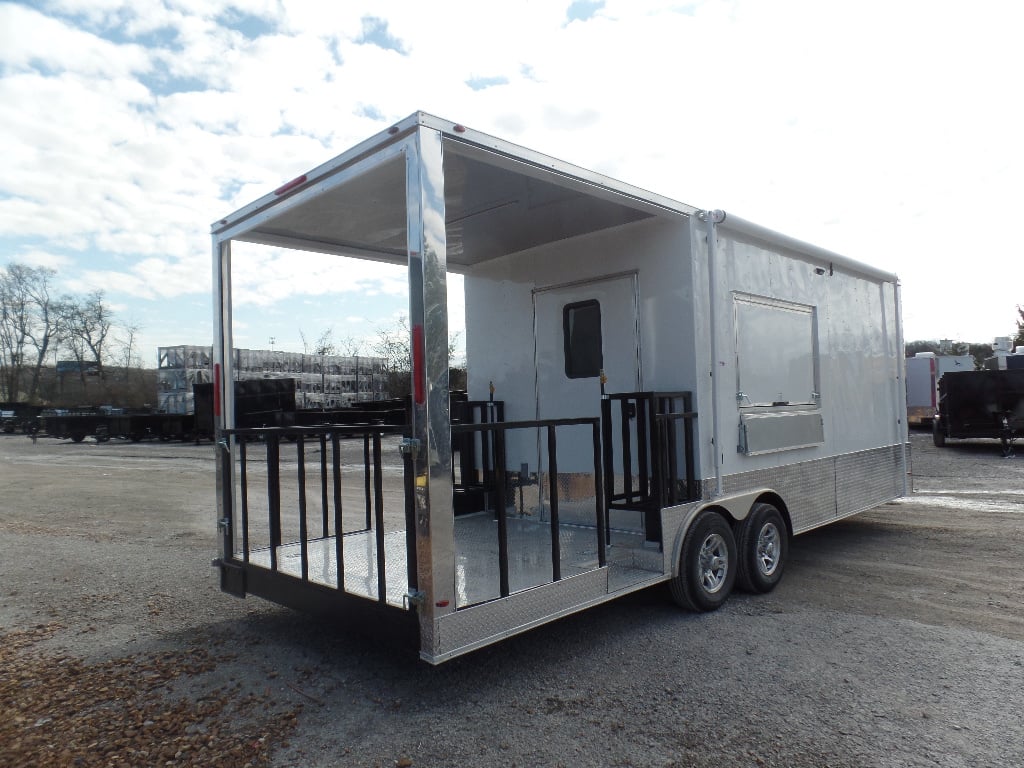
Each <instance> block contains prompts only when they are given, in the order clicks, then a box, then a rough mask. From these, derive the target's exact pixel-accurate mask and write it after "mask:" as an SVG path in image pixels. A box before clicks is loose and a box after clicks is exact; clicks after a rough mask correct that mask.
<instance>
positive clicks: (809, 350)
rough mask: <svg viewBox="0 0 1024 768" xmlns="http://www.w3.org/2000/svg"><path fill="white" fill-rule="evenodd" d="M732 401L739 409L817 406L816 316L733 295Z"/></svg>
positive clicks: (785, 304)
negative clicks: (734, 327) (733, 376)
mask: <svg viewBox="0 0 1024 768" xmlns="http://www.w3.org/2000/svg"><path fill="white" fill-rule="evenodd" d="M733 306H734V311H735V326H736V401H737V403H738V404H739V406H740V408H752V407H759V406H761V407H763V406H787V405H817V404H818V403H819V401H820V395H819V392H820V388H819V368H818V322H817V310H816V309H815V308H814V307H812V306H809V305H806V304H796V303H793V302H789V301H782V300H779V299H771V298H767V297H763V296H754V295H751V294H744V293H734V294H733Z"/></svg>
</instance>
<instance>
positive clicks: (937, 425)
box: [932, 416, 946, 448]
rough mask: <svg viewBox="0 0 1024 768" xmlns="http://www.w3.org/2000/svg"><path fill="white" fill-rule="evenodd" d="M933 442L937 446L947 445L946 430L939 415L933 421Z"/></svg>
mask: <svg viewBox="0 0 1024 768" xmlns="http://www.w3.org/2000/svg"><path fill="white" fill-rule="evenodd" d="M932 442H933V443H935V447H936V448H945V447H946V432H945V430H944V429H943V428H942V419H941V418H939V417H938V416H936V417H935V419H934V421H932Z"/></svg>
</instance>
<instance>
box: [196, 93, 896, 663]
mask: <svg viewBox="0 0 1024 768" xmlns="http://www.w3.org/2000/svg"><path fill="white" fill-rule="evenodd" d="M233 241H246V242H253V243H261V244H264V245H269V246H283V247H287V248H294V249H298V250H305V251H314V252H318V253H334V254H338V255H340V256H350V257H355V258H363V259H374V260H379V261H385V262H391V263H395V264H401V265H405V266H406V267H407V269H408V276H409V320H410V328H411V331H410V348H411V350H412V352H411V358H412V383H411V387H410V388H411V392H410V393H409V422H408V424H407V425H406V426H405V427H404V428H398V432H399V433H400V434H398V435H393V436H392V433H393V432H394V431H395V430H394V429H393V428H388V427H372V426H366V427H362V428H357V427H339V426H337V425H331V424H325V425H321V426H319V427H307V428H303V429H294V428H293V429H290V430H289V429H281V430H269V429H264V430H245V429H239V428H237V425H236V424H235V423H234V414H233V402H232V398H233V392H232V389H231V387H230V386H225V382H230V381H232V380H233V375H232V372H231V370H230V366H231V355H230V354H229V351H230V350H231V348H232V305H231V280H232V270H231V244H232V242H233ZM213 246H214V249H213V251H214V276H215V300H216V301H215V306H216V321H217V322H216V328H217V329H218V330H217V338H216V344H215V352H214V354H215V358H216V368H215V378H216V381H217V386H218V395H219V402H218V430H219V434H218V438H219V439H218V443H217V445H218V448H217V451H218V495H217V499H218V520H219V524H220V526H221V530H222V534H223V537H222V552H221V554H220V557H219V558H218V560H217V561H215V564H216V565H217V566H218V567H219V569H220V574H221V585H222V588H223V589H225V590H226V591H228V592H232V593H234V594H237V595H245V594H255V595H260V596H263V597H265V598H268V599H271V600H274V601H277V602H280V603H282V604H285V605H291V606H294V607H299V608H308V609H315V610H326V611H329V612H339V613H341V614H343V615H350V612H351V611H354V610H355V609H356V608H358V607H359V606H371V605H372V606H375V607H376V608H377V609H379V611H380V613H381V615H384V616H391V617H402V618H404V619H407V620H408V621H409V624H410V625H411V626H413V627H415V631H416V633H417V637H418V645H419V652H420V655H421V657H422V658H423V659H425V660H426V661H429V662H431V663H439V662H442V661H445V660H447V659H450V658H452V657H454V656H457V655H460V654H463V653H466V652H468V651H471V650H473V649H475V648H479V647H481V646H483V645H486V644H489V643H492V642H495V641H497V640H500V639H502V638H506V637H508V636H510V635H513V634H516V633H518V632H521V631H524V630H527V629H529V628H531V627H535V626H537V625H540V624H543V623H545V622H548V621H551V620H553V619H557V618H558V617H560V616H564V615H566V614H569V613H572V612H575V611H578V610H581V609H583V608H586V607H589V606H592V605H595V604H598V603H601V602H603V601H606V600H610V599H613V598H615V597H617V596H619V595H623V594H625V593H628V592H631V591H633V590H637V589H642V588H645V587H649V586H651V585H655V584H659V583H665V582H668V583H669V584H670V586H671V591H672V594H673V595H674V597H675V599H676V600H677V601H678V602H679V603H680V604H682V605H684V606H686V607H689V608H691V609H696V610H710V609H714V608H717V607H718V606H720V605H722V604H723V602H724V601H725V600H726V598H727V597H728V595H729V593H730V591H731V590H732V588H733V586H734V584H736V585H737V586H740V587H742V588H744V589H746V590H750V591H754V592H765V591H768V590H770V589H772V588H773V587H774V586H775V584H776V583H778V580H779V578H780V577H781V575H782V572H783V568H784V566H785V559H786V553H787V546H788V541H789V538H790V536H792V535H794V534H799V533H801V532H804V531H807V530H810V529H812V528H815V527H818V526H821V525H825V524H827V523H830V522H833V521H835V520H839V519H842V518H844V517H847V516H849V515H853V514H855V513H857V512H860V511H862V510H866V509H868V508H870V507H873V506H875V505H878V504H881V503H883V502H885V501H888V500H891V499H894V498H896V497H898V496H901V495H902V494H904V493H905V490H906V470H907V432H906V422H905V414H906V402H905V394H906V393H905V387H904V382H903V355H902V349H903V345H902V339H901V332H900V311H899V305H900V302H899V283H898V281H897V279H896V277H895V276H894V275H892V274H890V273H888V272H884V271H882V270H879V269H876V268H873V267H869V266H866V265H864V264H861V263H858V262H855V261H852V260H850V259H847V258H844V257H842V256H839V255H837V254H834V253H831V252H828V251H825V250H822V249H820V248H816V247H814V246H811V245H807V244H805V243H802V242H798V241H796V240H793V239H791V238H788V237H784V236H782V235H779V234H776V233H774V232H771V231H769V230H767V229H764V228H761V227H759V226H756V225H753V224H750V223H748V222H745V221H743V220H742V219H739V218H737V217H735V216H732V215H731V214H730V215H726V214H725V213H723V212H721V211H704V210H699V209H696V208H693V207H690V206H688V205H684V204H682V203H678V202H675V201H673V200H670V199H668V198H665V197H661V196H659V195H655V194H651V193H649V192H646V191H644V190H641V189H638V188H635V187H631V186H628V185H626V184H622V183H620V182H617V181H615V180H613V179H610V178H607V177H604V176H600V175H598V174H595V173H592V172H589V171H586V170H584V169H582V168H579V167H575V166H572V165H569V164H567V163H564V162H561V161H558V160H556V159H554V158H551V157H548V156H545V155H541V154H538V153H536V152H532V151H529V150H526V149H524V148H522V147H519V146H517V145H514V144H511V143H508V142H505V141H501V140H499V139H496V138H493V137H491V136H488V135H485V134H482V133H479V132H476V131H473V130H469V129H467V128H465V127H464V126H461V125H458V124H454V123H451V122H448V121H445V120H441V119H439V118H436V117H432V116H430V115H426V114H423V113H416V114H413V115H412V116H410V117H409V118H407V119H405V120H403V121H401V122H399V123H397V124H395V125H394V126H392V127H391V128H389V129H388V130H387V131H384V132H383V133H380V134H378V135H377V136H375V137H373V138H371V139H369V140H367V141H365V142H363V143H362V144H359V145H358V146H356V147H354V148H353V149H351V150H349V151H348V152H345V153H343V154H342V155H340V156H338V157H337V158H335V159H333V160H331V161H329V162H328V163H326V164H324V165H321V166H319V167H318V168H315V169H314V170H312V171H310V172H308V173H306V174H304V175H302V176H300V177H298V178H297V179H295V180H294V181H292V182H290V183H288V184H286V185H284V186H282V187H281V188H280V189H278V190H276V191H274V192H273V193H270V194H268V195H266V196H265V197H263V198H261V199H259V200H257V201H256V202H254V203H252V204H251V205H249V206H246V207H245V208H242V209H241V210H239V211H237V212H235V213H233V214H231V215H229V216H227V217H225V218H223V219H221V220H219V221H217V222H216V223H215V224H214V225H213ZM296 260H297V263H298V262H300V260H301V256H300V255H296ZM450 273H460V274H462V275H464V285H465V310H466V351H467V364H468V377H469V378H468V380H469V385H468V386H469V392H468V396H465V397H457V396H456V395H454V394H453V393H451V392H449V387H448V376H449V367H448V366H449V361H448V305H447V301H448V298H447V283H448V275H449V274H450ZM338 316H339V318H341V317H344V316H345V309H344V307H343V306H339V308H338ZM255 436H259V438H260V442H253V441H252V438H253V437H255ZM352 437H358V438H359V439H358V441H352V440H350V439H349V438H352ZM285 438H288V439H292V440H295V441H296V448H294V449H293V448H291V447H290V444H288V443H286V442H285ZM389 440H391V441H392V442H393V443H394V444H395V446H396V447H397V446H398V445H399V442H398V441H399V440H400V449H401V453H402V456H403V457H404V471H402V472H401V473H400V478H399V479H400V480H401V482H395V483H391V482H390V480H391V478H389V476H388V473H387V466H386V462H384V461H382V459H381V455H382V451H383V450H386V449H387V446H388V444H389V442H388V441H389ZM353 445H355V446H363V448H362V451H363V452H362V455H363V456H364V465H363V469H362V470H361V471H360V472H359V473H356V478H355V480H356V482H355V486H356V487H357V488H359V489H360V490H361V489H365V494H364V495H365V499H364V500H365V518H363V517H362V509H363V505H362V503H360V505H359V520H358V521H357V522H354V523H352V522H350V521H351V517H350V516H351V515H352V514H353V511H352V510H353V504H352V503H351V500H350V499H349V495H350V494H351V488H350V486H348V485H346V483H351V482H352V475H353V472H352V471H351V469H350V466H348V465H345V464H344V462H343V461H341V460H340V459H339V456H341V455H342V454H343V453H344V451H345V450H346V448H349V449H351V446H353ZM310 448H313V449H316V450H315V452H313V453H310ZM293 451H294V459H292V458H289V457H291V455H292V452H293ZM307 453H309V457H307ZM264 455H265V457H266V466H265V469H261V464H260V463H259V462H260V461H262V459H263V456H264ZM314 456H315V457H316V458H315V459H314V458H313V457H314ZM395 488H397V489H398V493H397V494H395V493H394V489H395ZM263 489H266V491H264V490H263ZM389 489H392V490H390V491H389ZM389 494H390V495H389ZM343 497H344V498H345V499H347V500H346V501H345V503H344V504H343V503H342V502H343Z"/></svg>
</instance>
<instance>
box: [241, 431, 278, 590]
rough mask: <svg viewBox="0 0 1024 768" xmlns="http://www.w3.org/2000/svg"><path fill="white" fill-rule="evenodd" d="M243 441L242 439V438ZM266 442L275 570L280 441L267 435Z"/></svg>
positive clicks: (271, 545)
mask: <svg viewBox="0 0 1024 768" xmlns="http://www.w3.org/2000/svg"><path fill="white" fill-rule="evenodd" d="M243 439H244V438H243ZM266 440H267V512H268V515H269V520H268V527H269V530H270V570H272V571H276V570H277V549H278V547H280V546H281V440H280V438H279V437H278V435H272V434H268V435H267V436H266Z"/></svg>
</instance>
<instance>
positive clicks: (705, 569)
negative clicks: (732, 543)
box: [698, 533, 729, 594]
mask: <svg viewBox="0 0 1024 768" xmlns="http://www.w3.org/2000/svg"><path fill="white" fill-rule="evenodd" d="M698 564H699V566H700V583H701V586H702V587H703V588H704V591H705V592H708V593H709V594H714V593H715V592H718V591H719V590H720V589H721V588H722V585H723V584H725V577H726V574H728V573H729V549H728V547H726V544H725V539H724V538H723V537H722V535H721V534H720V533H711V534H708V536H707V538H705V539H704V543H703V544H701V547H700V557H699V558H698Z"/></svg>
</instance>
